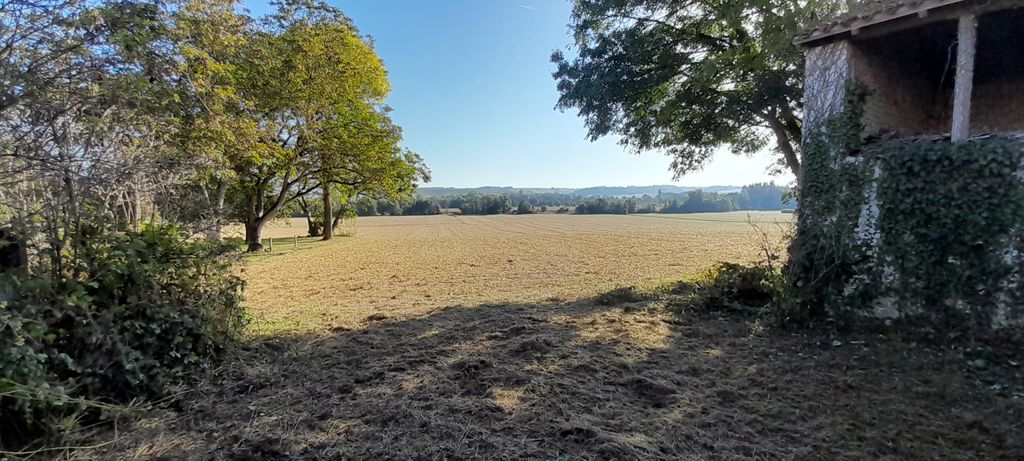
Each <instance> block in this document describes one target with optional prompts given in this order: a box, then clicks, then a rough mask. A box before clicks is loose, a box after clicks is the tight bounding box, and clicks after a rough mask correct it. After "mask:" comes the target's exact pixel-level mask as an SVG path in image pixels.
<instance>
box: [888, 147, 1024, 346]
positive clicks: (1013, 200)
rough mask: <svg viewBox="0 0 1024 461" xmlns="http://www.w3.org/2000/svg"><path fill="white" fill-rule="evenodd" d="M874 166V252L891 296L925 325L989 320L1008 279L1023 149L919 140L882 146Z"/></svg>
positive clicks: (1019, 214) (1023, 215)
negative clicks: (888, 270)
mask: <svg viewBox="0 0 1024 461" xmlns="http://www.w3.org/2000/svg"><path fill="white" fill-rule="evenodd" d="M878 162H879V163H880V164H881V165H882V170H883V171H884V172H885V174H884V175H883V176H882V177H881V178H880V180H879V183H878V202H879V217H878V229H879V231H880V234H881V236H882V239H881V242H880V248H879V253H880V254H881V255H885V256H886V257H887V258H888V259H889V260H890V261H891V264H892V265H893V268H894V269H895V271H896V273H898V274H899V277H898V281H897V283H896V286H895V287H894V289H895V290H898V292H899V293H900V294H901V297H902V298H904V307H905V308H906V309H907V310H910V309H909V308H911V307H914V306H913V305H912V304H913V303H912V302H911V301H910V300H913V301H916V302H918V303H919V304H920V305H919V306H916V307H918V309H915V310H919V311H920V312H919V313H920V314H923V315H925V316H927V317H929V318H928V320H930V321H932V322H933V323H936V324H940V325H943V326H946V327H952V326H955V325H956V324H959V323H961V322H965V321H966V322H969V323H970V326H972V327H984V326H985V325H986V324H988V323H990V322H991V319H992V316H993V315H994V314H995V312H992V310H993V306H994V305H995V302H994V301H995V299H994V298H995V297H996V296H998V295H999V294H1000V292H1001V291H1003V290H1004V289H1005V288H1006V287H1005V284H1006V281H1007V280H1010V279H1011V278H1012V277H1013V276H1014V275H1015V272H1016V269H1017V262H1016V261H1015V259H1016V258H1012V257H1008V252H1010V253H1013V252H1014V250H1013V247H1015V246H1016V245H1017V244H1018V242H1019V241H1020V240H1021V228H1020V225H1021V224H1024V183H1022V181H1021V178H1020V177H1019V176H1018V172H1019V171H1020V169H1021V165H1022V163H1024V145H1022V144H1021V143H1020V142H1014V141H1010V140H1005V139H988V140H976V141H970V142H964V143H949V142H945V141H943V142H927V143H914V144H904V145H898V146H894V147H890V148H887V149H884V150H883V151H881V152H879V154H878Z"/></svg>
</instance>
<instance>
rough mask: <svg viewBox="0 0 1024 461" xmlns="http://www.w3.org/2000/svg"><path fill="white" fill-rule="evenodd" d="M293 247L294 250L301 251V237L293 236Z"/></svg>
mask: <svg viewBox="0 0 1024 461" xmlns="http://www.w3.org/2000/svg"><path fill="white" fill-rule="evenodd" d="M292 245H293V247H294V248H295V249H296V250H298V249H299V236H298V235H293V236H292Z"/></svg>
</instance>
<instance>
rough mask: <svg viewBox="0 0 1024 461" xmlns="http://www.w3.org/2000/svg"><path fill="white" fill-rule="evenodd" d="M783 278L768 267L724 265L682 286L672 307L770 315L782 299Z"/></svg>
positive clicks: (675, 289) (709, 270)
mask: <svg viewBox="0 0 1024 461" xmlns="http://www.w3.org/2000/svg"><path fill="white" fill-rule="evenodd" d="M780 277H781V274H780V273H779V272H778V271H776V270H773V269H770V268H768V267H764V266H744V265H741V264H733V263H721V264H719V265H717V266H715V267H713V268H711V269H708V270H706V271H704V272H702V273H700V274H699V275H697V276H696V277H695V278H694V279H693V280H690V281H684V282H679V283H678V284H677V285H676V286H675V287H673V288H672V290H671V293H672V294H674V295H676V296H677V297H676V298H675V299H674V300H673V302H672V303H671V304H672V305H673V307H675V308H678V309H680V310H694V311H708V312H731V313H739V314H747V315H762V314H768V313H770V312H771V311H772V310H771V308H772V307H773V305H775V304H776V301H777V300H779V299H780V297H779V292H778V287H780V286H781V281H780Z"/></svg>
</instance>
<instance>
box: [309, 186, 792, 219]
mask: <svg viewBox="0 0 1024 461" xmlns="http://www.w3.org/2000/svg"><path fill="white" fill-rule="evenodd" d="M789 194H790V190H789V188H787V187H784V186H779V185H776V184H775V183H773V182H767V183H756V184H750V185H747V186H744V187H742V188H741V189H740V190H739V191H736V192H729V193H716V192H705V191H703V190H693V191H688V192H682V193H678V192H677V193H670V192H659V193H658V194H657V195H654V196H651V195H646V194H645V195H642V196H640V197H586V196H581V195H575V194H557V193H528V192H522V191H520V192H517V193H505V194H477V193H471V194H463V195H451V196H438V197H430V198H423V197H417V198H415V199H407V200H395V199H376V198H372V197H359V198H357V199H355V200H354V201H352V203H351V205H350V206H346V207H345V210H344V211H343V213H348V215H351V216H398V215H429V214H441V213H442V212H445V211H452V212H456V210H457V212H458V213H460V214H466V215H493V214H509V213H516V214H530V213H548V212H552V213H576V214H631V213H708V212H721V211H738V210H763V211H770V210H783V209H788V208H792V207H793V206H794V205H793V203H792V202H790V201H789ZM296 216H305V215H303V214H301V213H300V214H297V215H296Z"/></svg>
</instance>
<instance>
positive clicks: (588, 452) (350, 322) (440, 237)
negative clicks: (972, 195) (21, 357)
mask: <svg viewBox="0 0 1024 461" xmlns="http://www.w3.org/2000/svg"><path fill="white" fill-rule="evenodd" d="M789 219H790V217H789V216H786V215H781V214H763V215H757V216H754V220H757V221H760V222H761V227H762V228H766V229H777V228H776V227H775V226H774V225H772V224H770V222H771V221H782V222H783V223H785V222H788V220H789ZM303 229H304V223H302V222H301V221H298V222H296V223H294V224H293V225H292V226H286V225H277V226H275V227H274V228H272V229H270V232H269V234H268V236H274V237H278V238H282V240H281V241H279V242H278V244H277V245H275V252H274V253H267V254H262V255H257V256H253V257H250V258H247V259H248V260H247V263H246V264H245V267H244V271H245V272H244V276H245V278H246V279H247V281H248V283H249V287H248V293H247V303H248V305H249V308H250V310H251V311H252V312H253V314H254V315H255V316H256V318H257V321H256V322H255V324H254V326H253V330H252V333H253V335H252V336H251V337H250V338H249V339H248V340H247V341H245V342H243V344H241V345H240V346H239V347H237V348H234V349H232V350H231V351H229V354H228V355H227V356H226V357H225V359H224V360H223V362H221V364H220V365H219V366H218V367H217V368H216V369H214V370H211V371H210V373H208V374H207V375H206V376H205V377H204V378H203V379H202V380H201V381H200V382H198V383H196V384H190V385H188V386H183V387H182V388H181V389H180V390H179V392H175V393H173V397H172V398H169V399H166V400H165V401H162V402H161V403H160V404H159V405H157V406H155V407H153V408H152V409H150V410H147V411H145V412H142V413H141V414H139V415H138V416H136V417H135V418H134V419H133V420H131V421H129V422H126V423H123V424H121V425H120V426H118V428H119V431H113V433H107V434H99V435H98V436H97V438H99V439H101V440H106V442H105V443H103V444H101V445H102V447H103V448H101V449H100V450H99V451H98V452H87V453H85V454H84V455H83V456H82V457H83V458H85V459H131V460H153V459H160V460H179V459H181V460H211V459H213V460H286V459H288V460H291V459H301V460H353V459H366V460H377V459H381V460H389V459H394V460H407V459H408V460H435V459H436V460H463V459H473V460H476V459H481V460H492V459H493V460H520V459H522V460H526V459H537V460H555V459H567V460H568V459H571V460H680V459H691V460H706V459H830V460H831V459H850V460H854V459H857V460H859V459H886V460H897V459H978V460H981V459H986V460H987V459H1022V457H1024V441H1022V439H1021V438H1020V437H1019V434H1020V431H1021V430H1022V429H1024V376H1022V374H1021V371H1020V369H1019V368H1018V366H1017V364H1018V363H1021V361H1022V358H1021V357H1019V355H1020V354H1010V355H1008V356H1005V357H1001V356H988V357H987V358H986V360H985V364H986V365H985V366H984V367H976V366H969V365H968V363H970V362H969V360H973V358H972V356H969V355H967V352H968V351H969V349H964V348H962V347H957V346H949V345H942V346H938V347H930V346H928V345H927V344H920V343H917V342H915V341H914V340H913V339H912V338H908V339H901V338H900V337H899V336H894V337H890V336H886V335H877V334H867V333H846V334H842V333H839V332H836V331H833V330H829V329H827V328H820V329H816V330H796V331H787V330H782V329H777V328H772V326H771V325H767V324H765V323H764V320H763V319H759V318H757V317H753V318H751V317H743V316H738V317H730V316H728V315H725V314H722V313H713V312H700V311H694V312H686V311H684V312H679V311H676V310H674V309H671V308H670V306H669V304H668V299H669V298H668V297H667V295H660V296H659V295H656V294H652V295H649V296H648V297H644V298H641V299H611V300H609V299H608V298H603V299H602V298H600V297H595V296H594V295H597V294H599V293H601V292H602V291H605V290H607V289H609V288H613V287H616V286H622V285H637V286H639V287H641V288H643V287H651V286H654V285H658V284H659V283H662V282H666V281H672V280H678V279H680V278H683V277H685V276H686V275H688V274H691V273H693V272H694V271H697V270H700V269H702V268H705V267H707V266H709V265H712V264H713V263H715V262H716V261H736V262H743V261H750V260H755V259H757V258H758V248H759V245H758V244H757V237H756V235H757V234H756V232H755V230H754V229H753V228H752V227H751V226H750V224H748V223H747V217H746V215H745V214H742V213H731V214H716V215H679V216H663V215H657V216H641V215H635V216H559V215H536V216H495V217H450V216H433V217H407V218H406V217H401V218H363V219H359V220H358V222H357V223H356V225H355V227H354V228H349V229H348V231H349V232H351V233H352V235H351V236H348V237H340V238H338V239H337V240H335V241H333V242H330V243H315V242H313V241H312V240H302V241H301V243H300V245H299V249H294V248H292V240H291V237H292V236H293V235H295V234H298V233H302V230H303ZM974 363H976V362H974ZM89 443H95V442H94V441H93V442H89Z"/></svg>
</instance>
